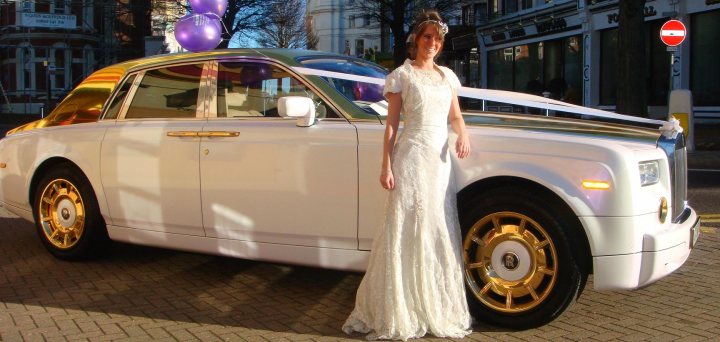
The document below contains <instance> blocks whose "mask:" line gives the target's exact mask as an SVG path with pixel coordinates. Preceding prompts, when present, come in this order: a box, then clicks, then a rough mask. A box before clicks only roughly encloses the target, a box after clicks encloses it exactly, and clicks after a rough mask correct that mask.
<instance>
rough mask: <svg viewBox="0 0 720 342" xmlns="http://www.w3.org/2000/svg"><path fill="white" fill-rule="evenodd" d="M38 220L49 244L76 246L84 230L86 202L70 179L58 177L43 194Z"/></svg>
mask: <svg viewBox="0 0 720 342" xmlns="http://www.w3.org/2000/svg"><path fill="white" fill-rule="evenodd" d="M38 213H39V221H40V222H39V223H40V226H41V228H42V231H43V233H44V235H45V239H47V241H48V242H50V244H52V245H53V246H54V247H57V248H59V249H69V248H72V247H73V246H75V245H76V244H77V243H78V241H79V240H80V237H82V234H83V231H84V229H85V204H84V202H83V199H82V196H80V191H79V190H78V188H77V187H75V185H73V184H72V183H71V182H70V181H68V180H65V179H55V180H53V181H51V182H50V183H49V184H48V185H47V186H46V187H45V189H43V191H42V194H41V195H40V201H39V204H38Z"/></svg>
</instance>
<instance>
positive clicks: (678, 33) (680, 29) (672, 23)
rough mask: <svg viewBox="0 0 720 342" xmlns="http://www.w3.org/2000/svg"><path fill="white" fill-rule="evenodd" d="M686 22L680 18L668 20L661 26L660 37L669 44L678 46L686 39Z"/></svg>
mask: <svg viewBox="0 0 720 342" xmlns="http://www.w3.org/2000/svg"><path fill="white" fill-rule="evenodd" d="M686 32H687V30H685V24H683V23H682V21H680V20H674V19H673V20H668V21H666V22H665V23H664V24H663V26H662V27H661V28H660V39H661V40H662V41H663V43H665V45H667V46H678V45H680V43H682V42H683V40H685V33H686Z"/></svg>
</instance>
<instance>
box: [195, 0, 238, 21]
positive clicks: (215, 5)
mask: <svg viewBox="0 0 720 342" xmlns="http://www.w3.org/2000/svg"><path fill="white" fill-rule="evenodd" d="M189 2H190V7H192V9H193V12H195V13H199V14H208V13H213V14H215V15H217V16H218V17H220V18H222V16H223V14H225V10H226V9H227V5H228V3H227V0H190V1H189Z"/></svg>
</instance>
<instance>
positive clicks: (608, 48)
mask: <svg viewBox="0 0 720 342" xmlns="http://www.w3.org/2000/svg"><path fill="white" fill-rule="evenodd" d="M617 32H618V31H617V29H612V30H605V31H602V32H600V104H602V105H614V104H615V101H616V100H617V96H616V93H615V84H616V83H617V81H616V79H617V77H616V75H615V66H616V65H617V56H615V51H616V47H617V39H618V37H617V36H618V35H617Z"/></svg>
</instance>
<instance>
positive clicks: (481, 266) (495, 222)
mask: <svg viewBox="0 0 720 342" xmlns="http://www.w3.org/2000/svg"><path fill="white" fill-rule="evenodd" d="M463 249H464V251H463V259H464V265H465V281H466V283H467V285H468V287H469V288H470V290H471V292H472V293H473V295H475V297H476V298H477V299H478V300H479V301H480V302H482V303H483V304H485V305H486V306H488V307H489V308H490V309H492V310H495V311H499V312H506V313H522V312H525V311H528V310H530V309H533V308H535V307H536V306H538V305H539V304H541V303H542V302H543V301H544V300H545V299H546V298H547V296H548V295H549V294H550V293H551V292H552V290H553V288H554V287H555V283H556V281H557V275H558V266H559V265H558V260H557V250H556V248H555V245H554V244H553V241H552V239H550V236H549V234H548V233H547V231H546V230H545V229H544V228H543V227H542V226H541V225H540V224H539V223H537V222H536V221H534V220H533V219H531V218H530V217H528V216H525V215H523V214H520V213H515V212H496V213H492V214H490V215H487V216H485V217H483V218H482V219H480V220H479V221H477V222H476V223H475V225H473V226H472V228H471V229H470V230H469V232H468V233H467V235H465V238H464V241H463Z"/></svg>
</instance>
